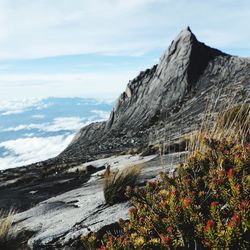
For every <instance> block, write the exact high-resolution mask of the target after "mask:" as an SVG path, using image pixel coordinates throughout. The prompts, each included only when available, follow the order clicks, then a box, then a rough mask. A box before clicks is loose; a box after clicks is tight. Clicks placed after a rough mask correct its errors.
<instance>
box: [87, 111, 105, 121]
mask: <svg viewBox="0 0 250 250" xmlns="http://www.w3.org/2000/svg"><path fill="white" fill-rule="evenodd" d="M91 112H92V113H94V114H97V115H98V117H100V118H101V119H103V120H108V118H109V115H110V112H107V111H103V110H91Z"/></svg>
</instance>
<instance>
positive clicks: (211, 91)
mask: <svg viewBox="0 0 250 250" xmlns="http://www.w3.org/2000/svg"><path fill="white" fill-rule="evenodd" d="M249 80H250V60H249V58H239V57H236V56H231V55H227V54H225V53H223V52H221V51H219V50H217V49H213V48H210V47H209V46H207V45H205V44H204V43H201V42H199V41H198V40H197V39H196V37H195V35H194V34H193V33H192V32H191V30H190V28H189V27H188V28H186V29H184V30H182V31H181V32H180V34H179V35H178V36H177V38H176V39H175V40H174V41H173V42H172V43H171V45H170V47H169V48H168V50H167V51H166V53H165V54H164V55H163V56H162V57H161V59H160V62H159V64H158V65H154V66H153V67H152V68H151V69H147V70H145V71H143V72H141V73H140V74H139V75H138V76H137V77H136V78H135V79H133V80H132V81H130V82H129V83H128V85H127V88H126V90H125V91H124V92H123V93H122V94H121V95H120V97H119V98H118V100H117V101H116V105H115V107H114V109H113V111H112V113H111V115H110V118H109V120H108V121H107V122H103V123H95V124H91V125H89V126H87V127H85V128H83V129H81V131H80V132H79V133H78V134H77V136H76V137H75V139H74V140H73V142H72V143H71V144H70V145H69V147H68V148H66V150H64V151H63V152H62V153H61V154H60V155H59V156H58V157H57V160H58V161H62V160H63V161H64V162H74V161H85V160H90V159H95V158H100V157H103V156H107V155H112V154H115V153H117V152H122V151H126V150H128V149H129V148H141V147H146V146H147V145H149V144H154V143H156V142H159V141H167V140H168V141H169V143H170V144H171V143H172V141H173V140H175V139H176V138H178V137H179V136H180V135H181V134H184V133H187V132H190V131H192V130H195V129H196V128H197V125H198V124H199V122H200V121H201V118H202V115H203V113H204V111H205V109H206V106H207V103H208V102H209V99H216V102H217V104H218V106H219V105H220V104H221V105H222V104H223V102H224V101H225V100H226V99H228V98H232V96H234V100H235V101H236V102H240V101H242V100H245V101H246V99H247V98H248V96H249V88H250V84H249V82H250V81H249ZM211 102H212V101H211Z"/></svg>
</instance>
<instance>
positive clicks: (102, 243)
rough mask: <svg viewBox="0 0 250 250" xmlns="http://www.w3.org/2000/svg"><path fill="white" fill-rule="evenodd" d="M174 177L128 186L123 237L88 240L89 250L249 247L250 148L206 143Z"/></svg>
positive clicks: (92, 236)
mask: <svg viewBox="0 0 250 250" xmlns="http://www.w3.org/2000/svg"><path fill="white" fill-rule="evenodd" d="M203 143H205V144H206V147H205V148H206V150H205V151H202V152H200V151H196V152H195V154H194V155H193V156H191V157H190V158H189V159H188V160H187V162H186V163H185V164H182V165H180V166H179V167H178V168H177V172H176V174H175V177H174V178H169V177H168V175H167V174H166V173H161V174H160V176H161V179H160V180H156V181H153V182H148V183H147V185H146V187H144V188H138V187H135V188H128V189H127V194H128V195H129V196H130V197H131V201H132V203H133V207H131V208H130V209H129V214H130V220H129V221H123V220H122V219H121V220H120V222H119V223H120V226H121V229H122V233H121V235H119V236H114V235H112V234H106V235H105V236H104V237H103V238H102V239H98V238H96V235H95V233H91V234H90V235H89V237H87V238H83V240H84V241H85V243H86V242H87V243H88V246H91V248H90V247H89V248H88V249H99V250H101V249H102V250H105V249H110V250H119V249H120V250H122V249H123V250H131V249H249V248H250V200H249V195H250V173H249V168H250V144H236V143H233V142H230V141H226V140H224V141H217V140H212V139H207V138H204V139H203Z"/></svg>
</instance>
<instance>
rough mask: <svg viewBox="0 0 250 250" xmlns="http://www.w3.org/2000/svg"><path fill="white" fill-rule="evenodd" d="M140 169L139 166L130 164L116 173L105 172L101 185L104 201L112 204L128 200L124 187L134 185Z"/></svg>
mask: <svg viewBox="0 0 250 250" xmlns="http://www.w3.org/2000/svg"><path fill="white" fill-rule="evenodd" d="M140 171H141V167H140V166H132V167H127V168H125V169H124V170H123V171H118V172H116V173H112V172H110V171H108V172H106V174H105V175H104V186H103V191H104V197H105V201H106V203H107V204H108V205H113V204H115V203H119V202H123V201H126V200H128V197H127V196H126V195H125V191H126V187H127V186H135V184H136V181H137V179H138V177H139V174H140Z"/></svg>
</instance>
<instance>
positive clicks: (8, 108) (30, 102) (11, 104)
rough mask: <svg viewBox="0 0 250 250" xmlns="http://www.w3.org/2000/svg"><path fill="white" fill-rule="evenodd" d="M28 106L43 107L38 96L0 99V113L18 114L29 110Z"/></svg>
mask: <svg viewBox="0 0 250 250" xmlns="http://www.w3.org/2000/svg"><path fill="white" fill-rule="evenodd" d="M0 78H1V77H0ZM6 87H7V86H6ZM0 89H1V85H0ZM0 92H1V91H0ZM19 94H20V92H19ZM30 108H35V109H42V108H45V107H44V105H43V104H42V103H41V99H38V98H30V99H21V100H0V115H12V114H20V113H23V112H25V111H27V110H29V109H30Z"/></svg>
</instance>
